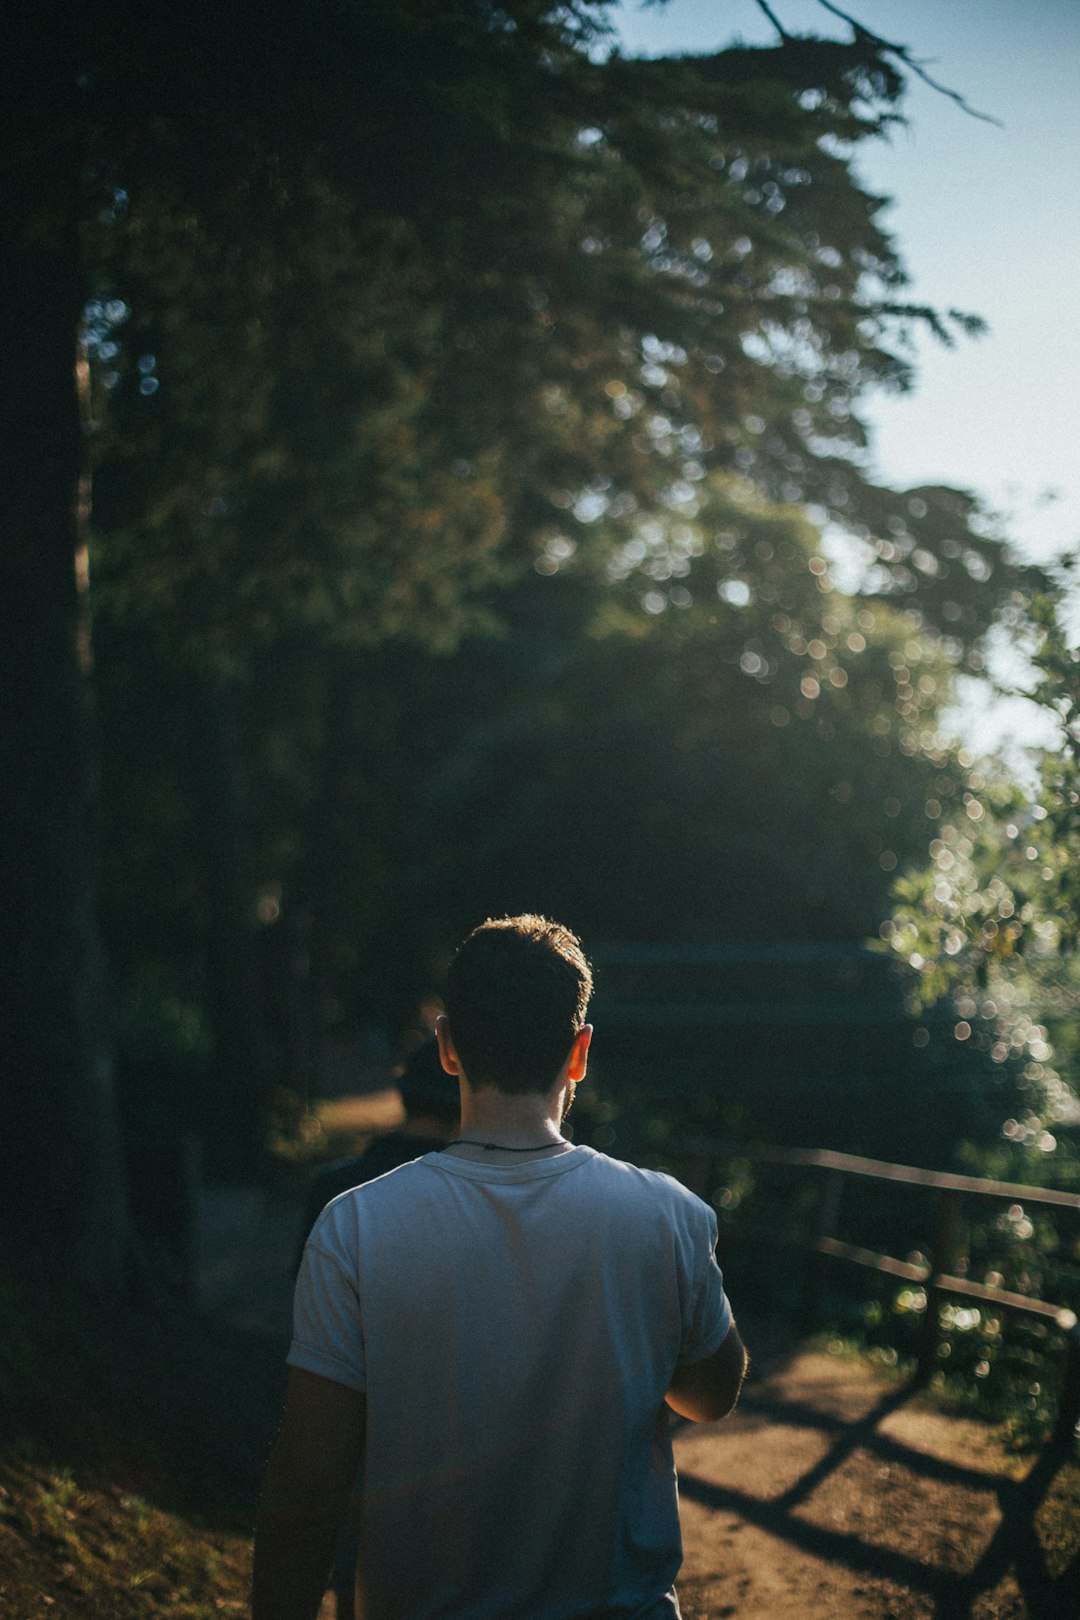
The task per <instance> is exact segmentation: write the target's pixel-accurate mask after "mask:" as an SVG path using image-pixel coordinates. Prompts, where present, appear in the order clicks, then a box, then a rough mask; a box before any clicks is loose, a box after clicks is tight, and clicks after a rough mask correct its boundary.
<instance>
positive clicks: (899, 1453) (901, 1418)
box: [200, 1189, 1080, 1620]
mask: <svg viewBox="0 0 1080 1620" xmlns="http://www.w3.org/2000/svg"><path fill="white" fill-rule="evenodd" d="M299 1220H300V1216H299V1207H298V1205H296V1204H295V1203H294V1202H291V1201H289V1200H288V1199H280V1198H278V1199H274V1198H268V1197H266V1195H265V1194H262V1193H257V1192H254V1191H245V1190H243V1189H232V1190H229V1191H225V1190H220V1189H219V1190H217V1191H213V1190H211V1191H209V1192H208V1193H207V1194H206V1196H205V1198H204V1202H203V1208H202V1227H203V1234H202V1245H201V1246H202V1264H201V1266H200V1297H201V1300H202V1303H203V1304H204V1305H205V1306H206V1307H208V1308H209V1309H211V1310H213V1311H215V1312H220V1313H221V1314H222V1315H224V1316H227V1317H229V1318H230V1319H231V1320H233V1321H235V1322H237V1323H240V1324H242V1325H243V1326H244V1327H247V1328H257V1329H261V1330H262V1331H264V1332H266V1333H268V1334H270V1335H272V1336H273V1337H274V1339H276V1340H277V1341H278V1342H279V1343H280V1345H281V1348H282V1354H284V1347H285V1345H286V1343H287V1339H288V1331H289V1309H290V1300H291V1293H292V1265H293V1262H294V1259H295V1252H296V1243H297V1239H298V1235H299ZM743 1326H744V1328H745V1336H746V1338H747V1341H748V1343H749V1344H750V1346H751V1349H752V1350H753V1351H754V1362H755V1364H754V1367H753V1370H752V1373H751V1377H750V1379H749V1380H748V1382H747V1386H746V1389H745V1391H744V1393H743V1397H742V1399H741V1401H740V1404H739V1408H738V1411H737V1412H736V1413H735V1415H734V1416H733V1417H731V1418H729V1419H728V1420H727V1421H726V1422H724V1423H722V1424H705V1425H695V1424H689V1423H687V1424H681V1425H680V1427H679V1430H678V1432H677V1434H676V1439H675V1452H676V1461H677V1464H678V1469H679V1483H680V1498H681V1504H682V1507H681V1513H682V1523H683V1536H684V1541H685V1549H686V1557H685V1562H684V1565H683V1571H682V1575H681V1577H680V1579H679V1597H680V1602H681V1605H682V1609H683V1614H684V1616H685V1620H729V1617H731V1620H736V1617H737V1620H834V1617H837V1616H839V1617H841V1620H1080V1468H1077V1466H1076V1465H1075V1463H1074V1464H1071V1465H1066V1466H1065V1467H1064V1468H1059V1467H1058V1465H1057V1464H1056V1463H1055V1462H1054V1461H1053V1460H1052V1459H1051V1458H1050V1457H1049V1456H1047V1455H1044V1456H1042V1457H1040V1458H1038V1459H1037V1460H1035V1461H1034V1462H1033V1461H1032V1459H1031V1458H1030V1457H1028V1458H1025V1459H1016V1458H1011V1457H1009V1456H1008V1455H1007V1454H1006V1453H1004V1452H1003V1451H1002V1450H1001V1449H1000V1447H999V1446H998V1445H996V1444H995V1442H994V1439H993V1436H992V1435H991V1433H990V1432H989V1431H988V1430H987V1429H986V1428H985V1427H984V1426H983V1425H981V1424H979V1423H976V1422H973V1421H968V1420H963V1419H958V1418H951V1417H946V1416H944V1415H942V1414H941V1413H939V1412H935V1411H933V1410H931V1409H930V1408H928V1407H927V1406H925V1405H924V1404H923V1403H922V1402H921V1401H920V1400H919V1399H918V1398H917V1397H913V1396H912V1395H911V1394H910V1393H909V1391H908V1390H907V1389H905V1388H902V1387H901V1388H898V1387H896V1386H895V1385H888V1384H885V1383H884V1382H883V1381H882V1379H881V1378H880V1376H878V1375H877V1374H876V1372H875V1371H874V1370H873V1369H872V1368H871V1367H870V1365H869V1364H868V1363H867V1362H865V1361H862V1360H860V1359H858V1358H854V1357H847V1356H845V1357H839V1356H831V1355H828V1354H825V1353H822V1352H818V1351H810V1350H806V1349H801V1348H799V1347H794V1348H789V1349H786V1350H784V1349H781V1350H778V1351H776V1350H772V1349H770V1348H769V1340H770V1338H771V1336H769V1335H766V1334H765V1333H757V1334H755V1331H754V1328H753V1325H752V1324H743Z"/></svg>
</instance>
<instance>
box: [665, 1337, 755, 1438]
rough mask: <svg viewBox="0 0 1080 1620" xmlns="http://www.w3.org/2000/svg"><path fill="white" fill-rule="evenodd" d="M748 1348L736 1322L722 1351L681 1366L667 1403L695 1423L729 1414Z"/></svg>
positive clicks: (681, 1415) (677, 1371) (713, 1421)
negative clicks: (702, 1359)
mask: <svg viewBox="0 0 1080 1620" xmlns="http://www.w3.org/2000/svg"><path fill="white" fill-rule="evenodd" d="M748 1360H749V1358H748V1356H747V1354H746V1347H745V1345H744V1344H743V1342H742V1340H741V1339H740V1338H739V1333H738V1329H737V1328H736V1326H735V1323H734V1322H732V1324H731V1327H730V1328H729V1329H728V1333H727V1337H726V1338H725V1339H724V1342H723V1344H722V1345H721V1346H720V1348H719V1350H715V1351H714V1352H713V1354H712V1355H711V1356H706V1358H705V1360H704V1361H692V1362H691V1363H690V1365H689V1366H688V1367H678V1368H676V1370H675V1377H674V1378H673V1379H672V1380H671V1388H670V1389H669V1390H668V1392H667V1403H668V1405H669V1406H670V1407H671V1409H672V1411H674V1412H678V1414H679V1416H680V1417H684V1418H689V1419H690V1420H691V1422H692V1423H715V1422H716V1420H717V1419H718V1418H722V1417H727V1415H728V1413H729V1412H730V1411H731V1409H732V1407H733V1406H734V1405H735V1402H736V1401H737V1400H738V1398H739V1390H740V1389H741V1388H742V1381H743V1379H744V1377H745V1376H746V1368H747V1365H748Z"/></svg>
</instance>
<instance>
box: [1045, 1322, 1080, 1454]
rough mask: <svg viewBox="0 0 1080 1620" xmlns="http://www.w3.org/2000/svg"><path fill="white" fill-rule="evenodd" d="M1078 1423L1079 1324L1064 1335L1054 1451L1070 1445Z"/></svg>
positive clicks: (1079, 1393) (1079, 1403)
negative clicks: (1062, 1367) (1062, 1366)
mask: <svg viewBox="0 0 1080 1620" xmlns="http://www.w3.org/2000/svg"><path fill="white" fill-rule="evenodd" d="M1078 1423H1080V1322H1074V1323H1073V1325H1072V1327H1071V1328H1069V1330H1068V1331H1067V1333H1066V1334H1065V1376H1064V1378H1063V1379H1062V1382H1061V1397H1060V1399H1059V1401H1058V1411H1057V1422H1056V1423H1055V1424H1054V1433H1053V1435H1052V1437H1051V1440H1050V1444H1051V1446H1053V1447H1054V1449H1055V1450H1057V1449H1058V1448H1061V1449H1062V1450H1064V1449H1065V1448H1066V1447H1067V1446H1069V1445H1071V1443H1072V1439H1073V1436H1074V1435H1075V1434H1076V1428H1077V1424H1078Z"/></svg>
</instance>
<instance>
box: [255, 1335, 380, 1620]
mask: <svg viewBox="0 0 1080 1620" xmlns="http://www.w3.org/2000/svg"><path fill="white" fill-rule="evenodd" d="M366 1413H367V1399H366V1397H365V1396H364V1395H362V1394H360V1393H359V1391H357V1390H354V1389H348V1388H346V1386H345V1385H344V1384H337V1383H334V1382H333V1381H332V1380H331V1379H329V1378H320V1377H319V1375H318V1374H317V1373H311V1372H306V1371H305V1370H304V1369H303V1368H300V1367H290V1368H289V1385H288V1392H287V1394H286V1397H285V1416H284V1418H283V1419H282V1424H281V1433H280V1434H279V1435H278V1438H277V1442H276V1444H275V1446H274V1449H273V1451H272V1452H271V1454H270V1461H269V1463H268V1464H267V1469H266V1480H265V1483H264V1485H263V1494H262V1500H261V1501H260V1503H259V1513H258V1518H257V1519H256V1521H255V1568H254V1576H253V1580H252V1593H251V1615H252V1620H316V1616H317V1615H318V1612H319V1605H320V1603H321V1602H322V1596H323V1593H324V1592H325V1590H326V1582H327V1578H328V1575H329V1572H330V1567H331V1565H332V1563H333V1560H334V1552H335V1550H336V1548H337V1543H338V1537H339V1536H340V1534H341V1529H342V1525H343V1523H344V1519H345V1511H346V1508H347V1507H348V1504H349V1498H350V1495H351V1493H352V1489H353V1486H354V1483H355V1481H356V1476H357V1472H358V1470H359V1467H360V1458H361V1455H362V1452H363V1444H364V1423H365V1418H366Z"/></svg>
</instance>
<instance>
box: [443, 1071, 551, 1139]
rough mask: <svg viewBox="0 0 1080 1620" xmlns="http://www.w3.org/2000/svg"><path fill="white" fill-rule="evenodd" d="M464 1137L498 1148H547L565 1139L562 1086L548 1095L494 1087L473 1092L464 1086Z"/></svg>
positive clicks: (462, 1127) (462, 1103)
mask: <svg viewBox="0 0 1080 1620" xmlns="http://www.w3.org/2000/svg"><path fill="white" fill-rule="evenodd" d="M462 1092H463V1096H462V1102H461V1133H460V1134H461V1136H463V1137H467V1138H470V1139H471V1140H474V1141H481V1142H485V1143H492V1144H494V1145H495V1146H496V1147H506V1148H531V1147H536V1148H539V1147H547V1146H549V1145H550V1144H551V1143H555V1142H561V1141H562V1140H563V1137H562V1132H561V1131H560V1129H559V1121H560V1120H561V1118H562V1115H563V1105H564V1092H563V1088H562V1087H558V1088H556V1090H555V1091H553V1092H552V1093H549V1094H544V1093H540V1092H528V1093H526V1094H525V1095H524V1096H520V1097H511V1096H507V1095H506V1093H505V1092H501V1091H496V1090H495V1089H494V1087H484V1088H483V1089H481V1090H477V1091H472V1090H471V1089H470V1088H469V1087H468V1086H463V1087H462Z"/></svg>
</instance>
